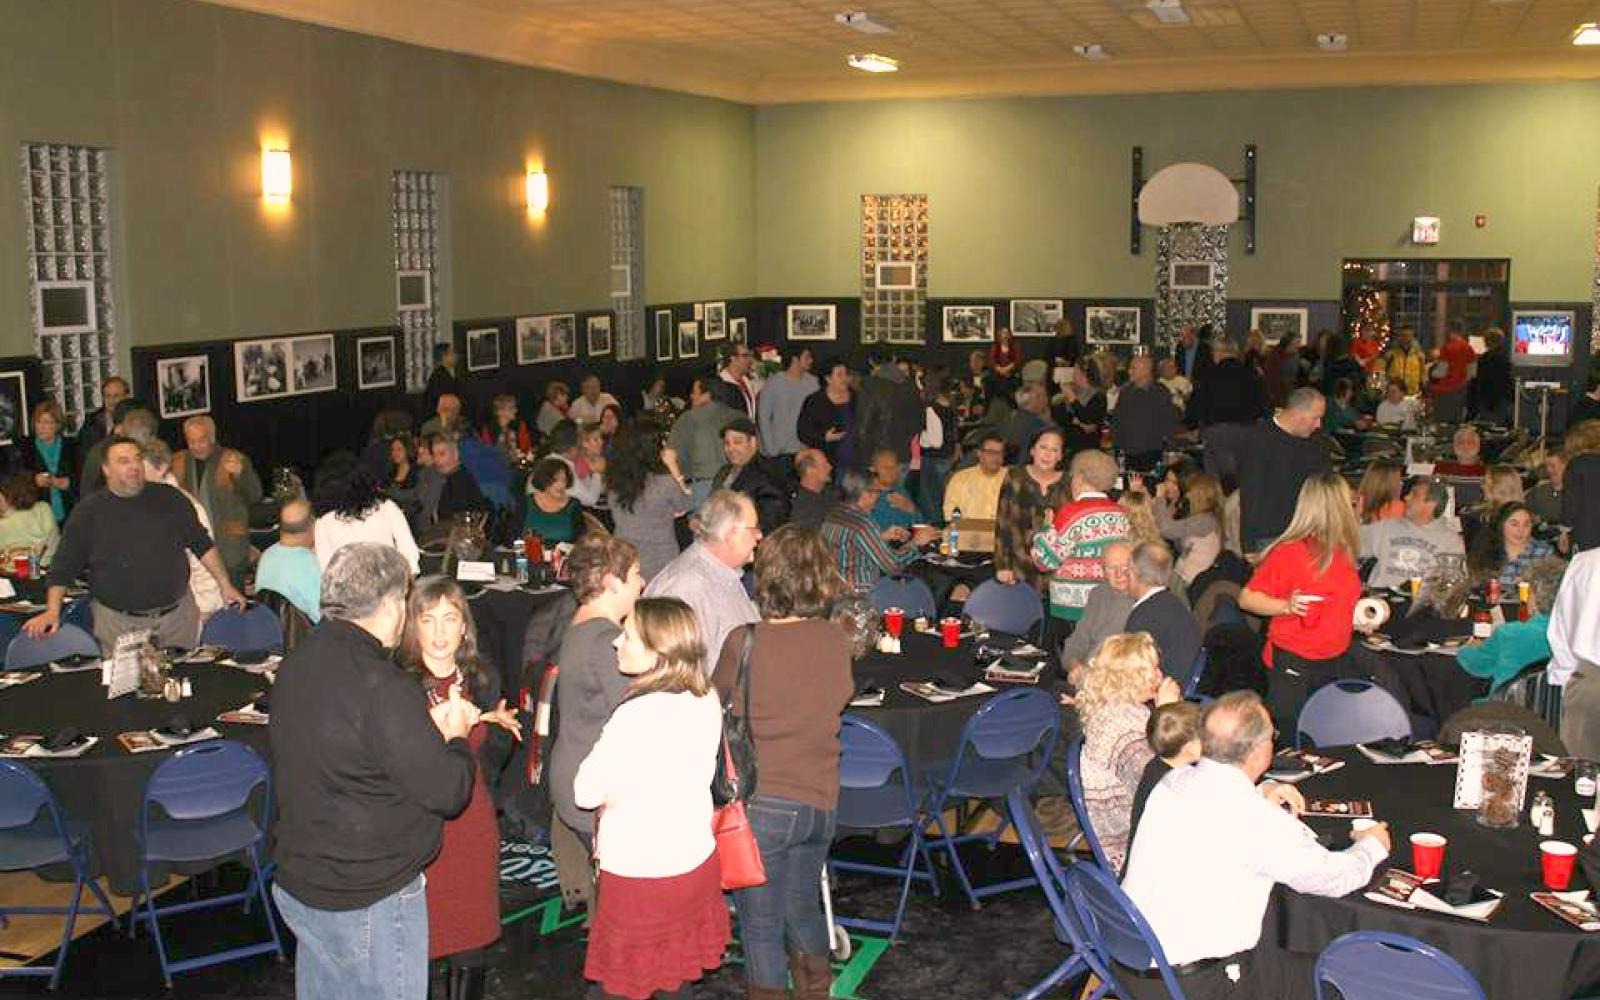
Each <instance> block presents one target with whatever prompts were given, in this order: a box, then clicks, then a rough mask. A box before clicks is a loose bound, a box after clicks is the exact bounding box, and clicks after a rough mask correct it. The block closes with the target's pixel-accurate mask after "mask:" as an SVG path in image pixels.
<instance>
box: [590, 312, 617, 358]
mask: <svg viewBox="0 0 1600 1000" xmlns="http://www.w3.org/2000/svg"><path fill="white" fill-rule="evenodd" d="M584 326H585V331H584V332H585V337H584V341H585V347H586V350H585V352H584V353H586V354H588V355H589V356H590V357H591V358H592V357H595V356H596V355H600V354H610V353H611V317H610V316H590V317H589V318H588V319H587V320H585V321H584Z"/></svg>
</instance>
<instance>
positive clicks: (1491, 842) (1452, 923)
mask: <svg viewBox="0 0 1600 1000" xmlns="http://www.w3.org/2000/svg"><path fill="white" fill-rule="evenodd" d="M1331 755H1332V756H1337V757H1339V758H1340V759H1341V760H1343V761H1345V766H1344V767H1342V768H1340V769H1338V770H1336V771H1333V772H1330V773H1328V774H1323V775H1318V776H1316V777H1312V778H1307V779H1306V780H1304V781H1302V782H1300V784H1299V786H1298V787H1299V788H1300V790H1301V792H1303V793H1304V794H1305V796H1306V798H1308V799H1309V798H1343V799H1368V800H1370V801H1371V802H1372V808H1373V813H1374V815H1375V816H1376V818H1378V819H1380V820H1382V821H1384V822H1387V823H1388V824H1389V831H1390V833H1391V835H1392V836H1393V838H1394V851H1393V853H1391V854H1390V856H1389V861H1388V863H1387V864H1386V865H1383V866H1380V867H1379V869H1378V872H1377V873H1375V874H1379V873H1381V872H1382V870H1383V868H1385V867H1394V868H1403V869H1406V870H1408V871H1409V870H1410V869H1411V845H1410V837H1411V835H1412V834H1413V833H1418V832H1421V831H1429V832H1434V833H1440V834H1443V835H1444V836H1445V837H1447V838H1448V839H1449V844H1448V846H1447V848H1446V851H1445V870H1444V875H1445V876H1446V878H1448V876H1449V875H1450V873H1452V872H1456V871H1464V870H1465V871H1472V872H1475V873H1476V874H1477V875H1478V876H1479V878H1480V879H1481V884H1482V885H1484V886H1485V887H1486V888H1489V889H1494V890H1496V891H1499V892H1502V893H1504V894H1505V902H1504V903H1502V904H1501V906H1500V909H1499V910H1498V911H1497V912H1496V913H1495V915H1494V916H1493V918H1491V919H1490V921H1489V922H1488V923H1486V924H1482V923H1478V922H1477V921H1473V920H1467V919H1463V918H1459V917H1451V916H1445V915H1443V914H1435V913H1429V912H1425V911H1421V910H1403V909H1400V908H1398V907H1392V906H1388V905H1385V904H1383V903H1375V902H1373V901H1371V900H1369V899H1367V898H1365V896H1364V895H1363V894H1362V893H1361V892H1356V893H1352V894H1351V895H1349V896H1345V897H1342V898H1338V899H1332V898H1328V897H1325V896H1306V895H1302V894H1300V893H1297V892H1294V891H1293V890H1290V889H1289V888H1287V887H1286V886H1283V885H1279V886H1278V887H1277V888H1276V889H1275V890H1274V891H1273V897H1272V903H1271V905H1270V906H1269V908H1268V911H1267V916H1266V921H1265V923H1264V925H1263V933H1264V935H1266V936H1267V937H1268V939H1271V937H1272V936H1274V935H1275V936H1276V941H1277V944H1279V945H1280V946H1282V947H1285V948H1287V949H1288V950H1290V951H1294V952H1301V953H1305V954H1316V953H1318V952H1320V951H1321V950H1322V949H1323V947H1324V946H1326V945H1327V944H1328V943H1329V942H1331V941H1332V940H1333V939H1334V938H1336V937H1338V936H1339V935H1341V934H1346V933H1349V932H1350V931H1357V930H1365V931H1392V932H1395V933H1399V934H1407V935H1410V936H1411V937H1415V938H1419V939H1421V940H1423V941H1426V942H1428V943H1430V944H1433V945H1436V946H1438V947H1439V948H1441V949H1443V950H1444V951H1445V952H1446V953H1448V954H1449V955H1451V956H1453V957H1454V958H1456V959H1457V960H1459V961H1460V962H1461V963H1462V964H1463V965H1465V966H1466V967H1467V969H1468V970H1470V971H1471V972H1472V974H1473V975H1474V976H1476V977H1477V979H1478V982H1479V983H1481V984H1482V985H1483V988H1484V990H1485V991H1486V992H1487V994H1488V995H1489V996H1490V997H1491V998H1505V1000H1512V998H1515V1000H1558V998H1565V997H1571V996H1574V995H1581V994H1583V993H1584V992H1585V991H1586V990H1587V991H1589V992H1593V988H1594V987H1596V986H1597V985H1600V935H1596V934H1585V933H1583V932H1581V931H1579V930H1577V929H1576V928H1574V927H1571V926H1570V925H1568V924H1567V923H1565V922H1563V921H1562V920H1561V919H1560V918H1558V917H1556V916H1555V915H1554V914H1551V913H1548V912H1546V911H1545V910H1544V909H1543V908H1541V907H1540V906H1539V905H1538V904H1536V903H1534V902H1533V901H1532V900H1531V899H1529V898H1528V894H1529V893H1530V892H1533V891H1538V890H1542V889H1543V888H1544V886H1543V884H1542V883H1541V882H1540V875H1539V849H1538V844H1539V840H1540V839H1541V838H1540V837H1539V836H1538V834H1537V832H1536V831H1535V830H1533V829H1532V828H1530V827H1529V826H1528V823H1527V810H1526V808H1524V810H1523V813H1522V821H1521V824H1520V825H1519V826H1518V827H1517V828H1516V829H1512V830H1490V829H1487V828H1485V827H1481V826H1479V825H1478V823H1477V820H1476V818H1475V817H1476V813H1475V811H1473V810H1468V809H1462V810H1456V809H1453V808H1451V801H1452V798H1453V794H1454V789H1455V777H1456V766H1455V765H1454V764H1438V765H1432V766H1430V765H1426V764H1390V765H1378V764H1371V763H1368V762H1367V761H1366V759H1365V758H1363V757H1362V756H1361V755H1360V754H1359V753H1357V752H1356V751H1354V750H1348V751H1344V750H1341V751H1333V752H1331ZM1539 789H1543V790H1545V791H1546V792H1548V793H1549V794H1550V796H1551V797H1552V798H1553V799H1554V800H1555V804H1556V837H1557V838H1558V839H1561V840H1567V841H1569V842H1571V843H1573V844H1580V843H1581V838H1582V834H1583V833H1584V832H1585V831H1584V826H1583V819H1582V817H1581V816H1580V814H1579V812H1578V810H1579V799H1578V797H1577V795H1576V794H1574V793H1573V790H1572V780H1571V779H1570V778H1567V779H1550V778H1529V779H1528V800H1529V801H1530V802H1531V800H1532V798H1533V794H1534V792H1535V791H1537V790H1539ZM1584 805H1586V806H1591V805H1593V802H1592V801H1590V802H1586V803H1584ZM1306 823H1307V825H1309V826H1310V827H1311V828H1312V829H1314V830H1316V831H1317V833H1318V834H1321V835H1326V838H1327V839H1325V843H1327V842H1330V841H1331V843H1329V846H1330V847H1332V848H1333V849H1342V848H1344V847H1347V846H1348V845H1349V822H1348V821H1347V820H1342V819H1307V820H1306ZM1572 888H1574V889H1578V888H1587V885H1586V883H1585V882H1584V878H1583V873H1582V868H1581V867H1580V868H1579V869H1578V872H1577V873H1576V874H1575V875H1574V878H1573V884H1572ZM1306 995H1307V996H1309V995H1310V985H1309V983H1308V984H1307V994H1306Z"/></svg>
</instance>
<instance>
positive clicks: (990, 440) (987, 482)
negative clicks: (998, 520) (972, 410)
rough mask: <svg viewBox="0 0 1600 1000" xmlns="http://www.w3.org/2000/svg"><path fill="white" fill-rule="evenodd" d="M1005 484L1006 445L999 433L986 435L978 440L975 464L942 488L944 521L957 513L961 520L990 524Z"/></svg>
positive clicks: (993, 432)
mask: <svg viewBox="0 0 1600 1000" xmlns="http://www.w3.org/2000/svg"><path fill="white" fill-rule="evenodd" d="M1005 481H1006V442H1005V438H1003V437H1001V436H1000V433H999V432H998V431H985V432H984V433H983V436H982V437H981V438H979V439H978V462H977V464H976V465H969V466H967V467H966V468H965V469H962V470H961V471H960V472H957V473H956V474H955V475H953V476H951V477H950V481H949V482H948V483H946V484H945V488H944V517H945V520H947V521H948V520H950V518H951V517H952V516H954V514H955V512H956V511H958V510H959V511H960V512H961V516H962V517H976V518H979V519H980V520H985V521H992V520H994V517H995V512H996V511H997V510H998V509H999V507H1000V487H1001V486H1002V485H1004V483H1005Z"/></svg>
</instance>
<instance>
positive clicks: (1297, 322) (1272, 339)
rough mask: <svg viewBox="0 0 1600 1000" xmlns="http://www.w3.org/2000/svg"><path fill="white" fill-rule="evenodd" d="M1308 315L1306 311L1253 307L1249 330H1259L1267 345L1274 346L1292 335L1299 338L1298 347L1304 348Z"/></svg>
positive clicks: (1277, 307) (1280, 307)
mask: <svg viewBox="0 0 1600 1000" xmlns="http://www.w3.org/2000/svg"><path fill="white" fill-rule="evenodd" d="M1309 313H1310V311H1309V310H1307V309H1294V308H1288V307H1282V306H1255V307H1252V308H1251V310H1250V329H1252V330H1260V331H1261V335H1262V336H1263V337H1265V338H1267V343H1269V344H1275V343H1277V342H1278V341H1280V340H1282V339H1283V338H1284V337H1287V336H1290V335H1291V334H1292V335H1294V336H1297V337H1299V338H1300V346H1302V347H1304V346H1305V343H1306V326H1307V324H1309V322H1310V319H1309Z"/></svg>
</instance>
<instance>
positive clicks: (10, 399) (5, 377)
mask: <svg viewBox="0 0 1600 1000" xmlns="http://www.w3.org/2000/svg"><path fill="white" fill-rule="evenodd" d="M27 436H28V378H27V375H26V374H24V373H23V372H0V445H8V444H11V443H12V442H14V441H17V440H18V439H20V438H25V437H27ZM47 506H48V505H47Z"/></svg>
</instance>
